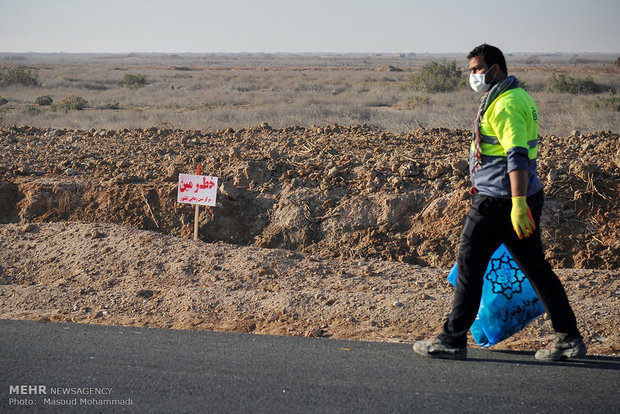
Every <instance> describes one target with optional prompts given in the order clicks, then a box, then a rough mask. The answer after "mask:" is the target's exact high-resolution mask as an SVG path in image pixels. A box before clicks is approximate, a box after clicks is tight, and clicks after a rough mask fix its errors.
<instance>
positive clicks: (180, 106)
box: [0, 55, 620, 134]
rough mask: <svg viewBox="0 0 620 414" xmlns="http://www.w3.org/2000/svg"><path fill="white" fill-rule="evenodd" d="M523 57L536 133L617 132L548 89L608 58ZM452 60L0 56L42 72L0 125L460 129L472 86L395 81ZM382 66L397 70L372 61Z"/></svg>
mask: <svg viewBox="0 0 620 414" xmlns="http://www.w3.org/2000/svg"><path fill="white" fill-rule="evenodd" d="M527 58H528V57H527V56H517V57H509V66H510V67H511V70H514V73H515V74H516V75H517V76H518V77H519V78H520V79H522V80H524V81H525V83H526V86H527V88H528V90H529V91H530V92H531V93H532V95H533V97H534V98H535V99H536V101H537V102H538V105H539V109H540V114H541V117H540V119H541V134H547V133H552V134H568V133H569V132H570V131H571V130H574V129H580V130H581V131H583V132H585V131H598V130H617V126H618V124H619V122H618V121H619V113H618V111H616V110H614V109H613V108H598V109H595V108H592V107H590V106H589V105H588V104H589V103H590V102H591V101H593V100H594V99H595V96H593V95H567V94H551V93H547V92H545V88H546V84H547V82H548V80H549V78H550V76H551V73H552V72H566V73H569V74H571V75H573V76H575V77H577V78H579V77H585V76H587V75H589V76H592V77H593V79H594V80H595V81H596V82H597V83H600V84H602V85H605V86H607V87H609V88H614V89H618V86H619V85H620V71H618V69H614V67H613V61H614V60H615V56H603V57H600V56H598V57H589V60H587V61H585V62H583V60H584V59H586V57H584V58H579V57H577V58H576V57H574V56H564V57H562V56H558V55H552V56H549V57H542V58H541V63H540V64H539V65H533V66H530V65H526V64H525V61H526V60H527ZM452 59H455V60H457V62H459V64H460V65H461V66H462V67H464V66H465V63H466V62H465V58H464V56H428V55H424V56H380V55H379V56H361V55H360V56H357V55H341V56H335V55H330V56H314V55H254V56H251V55H181V56H178V55H153V56H152V55H129V56H114V55H113V56H103V55H24V56H15V55H0V67H2V68H4V67H24V68H28V69H32V70H33V71H34V72H35V73H36V74H37V75H38V78H39V80H40V82H41V86H40V87H21V86H11V87H5V88H2V89H0V96H1V97H3V98H5V99H7V100H8V103H7V104H5V105H3V106H2V107H0V123H1V124H4V125H11V124H27V125H32V126H39V127H55V128H76V129H89V128H96V129H122V128H146V127H151V126H165V127H172V128H180V129H197V130H207V129H224V128H226V127H233V128H235V129H239V128H244V127H249V126H254V125H258V124H260V123H262V122H268V123H269V124H270V125H271V126H273V127H285V126H292V125H299V126H311V125H313V124H316V125H325V124H333V123H338V124H362V123H365V124H370V125H375V126H377V127H380V128H383V129H387V130H391V131H394V132H404V131H407V130H410V129H415V128H417V127H418V126H419V125H423V126H425V127H447V128H463V129H468V128H470V125H471V120H472V117H473V114H474V111H475V109H476V106H477V103H476V101H477V97H476V95H475V94H474V93H473V92H471V91H469V90H461V91H457V92H452V93H441V94H428V95H425V94H422V93H419V92H414V91H411V90H404V89H403V88H402V87H401V86H402V85H403V84H405V83H406V82H407V80H408V78H409V77H410V76H411V75H412V74H413V73H415V72H416V71H417V70H419V68H420V67H421V66H422V65H423V64H424V63H426V62H428V61H430V60H452ZM562 59H564V60H562ZM579 59H581V60H579ZM382 65H393V66H395V67H398V68H400V69H402V71H401V72H384V71H383V72H382V71H376V69H377V68H378V67H379V66H382ZM129 73H131V74H143V75H145V76H146V77H147V80H148V84H147V85H146V86H145V87H142V88H138V89H129V88H126V87H122V86H120V85H119V81H121V80H122V79H123V76H124V75H126V74H129ZM463 76H465V74H464V75H463ZM41 95H49V96H51V97H52V98H53V99H54V103H58V102H60V100H61V99H62V98H63V97H65V96H67V95H77V96H80V97H82V98H84V99H85V100H86V101H88V107H87V108H86V109H84V110H81V111H66V110H63V109H59V108H58V107H55V106H51V107H41V108H40V109H41V110H40V111H32V110H30V111H28V110H25V109H27V108H28V105H32V104H34V103H35V101H36V98H37V97H38V96H41ZM110 108H118V109H110Z"/></svg>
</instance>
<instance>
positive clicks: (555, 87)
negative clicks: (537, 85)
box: [547, 73, 603, 95]
mask: <svg viewBox="0 0 620 414" xmlns="http://www.w3.org/2000/svg"><path fill="white" fill-rule="evenodd" d="M602 90H603V88H602V87H601V86H600V85H598V84H596V83H595V82H594V79H592V77H590V76H588V77H586V78H585V79H575V78H573V77H572V76H570V75H567V74H565V73H560V74H555V73H554V74H553V75H551V82H550V84H549V87H548V88H547V92H552V93H572V94H573V95H577V94H584V95H585V94H592V93H599V92H601V91H602Z"/></svg>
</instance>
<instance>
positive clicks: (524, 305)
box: [448, 244, 545, 348]
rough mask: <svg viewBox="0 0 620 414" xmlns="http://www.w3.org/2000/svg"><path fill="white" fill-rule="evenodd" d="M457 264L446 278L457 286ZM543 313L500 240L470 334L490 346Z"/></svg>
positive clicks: (529, 285)
mask: <svg viewBox="0 0 620 414" xmlns="http://www.w3.org/2000/svg"><path fill="white" fill-rule="evenodd" d="M456 279H457V265H456V264H455V265H454V267H453V268H452V270H451V271H450V274H449V275H448V281H449V282H450V283H451V284H452V285H454V286H456ZM543 313H545V309H544V307H543V305H542V303H541V302H540V299H538V296H536V292H535V291H534V288H532V285H531V284H530V281H529V280H528V279H527V278H526V277H525V274H524V273H523V272H522V271H521V269H519V266H518V265H517V263H516V262H515V261H514V260H513V258H512V256H511V255H510V252H508V249H506V247H505V246H504V245H503V244H502V245H501V246H500V247H499V249H497V250H496V251H495V253H493V255H492V256H491V260H489V265H488V266H487V270H486V272H485V273H484V281H483V283H482V299H481V300H480V308H479V309H478V315H476V320H475V321H474V323H473V324H472V326H471V329H470V331H471V334H472V336H473V338H474V340H475V341H476V343H477V344H478V345H480V346H481V347H484V348H486V347H489V346H491V345H495V344H496V343H498V342H500V341H503V340H504V339H506V338H508V337H510V336H512V335H513V334H515V333H517V332H519V331H520V330H521V329H523V328H525V327H526V326H527V324H528V323H530V322H531V321H533V320H534V319H536V318H538V317H539V316H540V315H542V314H543Z"/></svg>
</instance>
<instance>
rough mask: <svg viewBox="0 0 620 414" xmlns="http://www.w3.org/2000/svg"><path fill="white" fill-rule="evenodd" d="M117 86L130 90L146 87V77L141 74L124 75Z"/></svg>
mask: <svg viewBox="0 0 620 414" xmlns="http://www.w3.org/2000/svg"><path fill="white" fill-rule="evenodd" d="M118 84H119V85H120V86H126V87H128V88H130V89H137V88H141V87H143V86H145V85H146V75H143V74H141V73H126V74H125V76H123V79H122V80H121V81H120V82H119V83H118Z"/></svg>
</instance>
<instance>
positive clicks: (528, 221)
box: [510, 196, 536, 239]
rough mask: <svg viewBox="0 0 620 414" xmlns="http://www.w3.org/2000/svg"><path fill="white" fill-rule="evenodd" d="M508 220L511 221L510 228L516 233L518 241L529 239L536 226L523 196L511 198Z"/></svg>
mask: <svg viewBox="0 0 620 414" xmlns="http://www.w3.org/2000/svg"><path fill="white" fill-rule="evenodd" d="M510 220H512V227H513V228H514V229H515V231H516V232H517V236H519V239H523V238H524V237H530V236H531V235H532V234H533V233H534V230H536V224H535V223H534V219H533V218H532V212H531V211H530V208H529V206H528V205H527V198H526V197H525V196H517V197H512V211H511V212H510Z"/></svg>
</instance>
